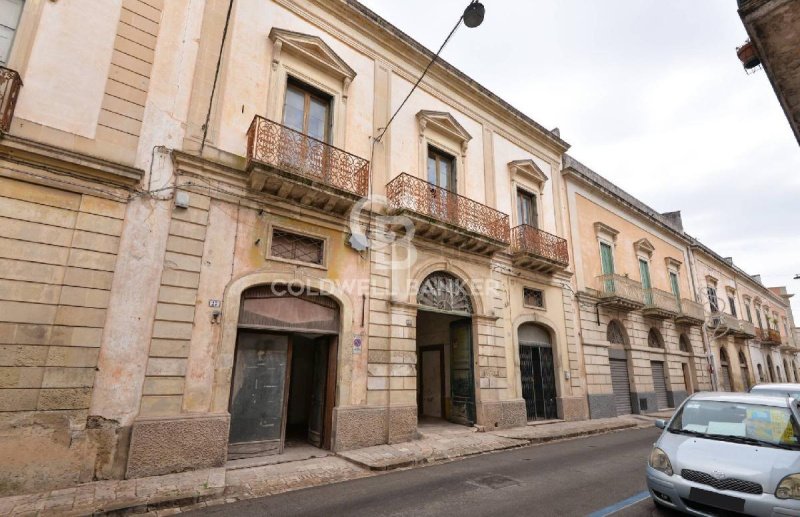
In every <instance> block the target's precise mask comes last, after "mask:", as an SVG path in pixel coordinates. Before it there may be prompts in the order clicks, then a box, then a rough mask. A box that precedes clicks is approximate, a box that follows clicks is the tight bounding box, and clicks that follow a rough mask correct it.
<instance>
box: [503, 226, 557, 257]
mask: <svg viewBox="0 0 800 517" xmlns="http://www.w3.org/2000/svg"><path fill="white" fill-rule="evenodd" d="M511 248H512V251H513V252H514V253H528V254H532V255H536V256H537V257H541V258H543V259H545V260H547V261H550V262H554V263H556V264H559V265H561V266H562V267H567V266H569V250H568V249H567V241H566V239H562V238H561V237H558V236H556V235H553V234H552V233H547V232H545V231H542V230H540V229H538V228H534V227H533V226H530V225H527V224H521V225H519V226H516V227H514V228H513V229H512V230H511Z"/></svg>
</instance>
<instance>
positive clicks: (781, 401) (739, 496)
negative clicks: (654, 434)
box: [647, 393, 800, 516]
mask: <svg viewBox="0 0 800 517" xmlns="http://www.w3.org/2000/svg"><path fill="white" fill-rule="evenodd" d="M799 403H800V401H798V400H796V399H791V398H787V397H777V396H761V395H756V394H749V393H738V394H737V393H698V394H695V395H692V396H691V397H689V398H688V399H687V400H686V401H684V403H683V404H682V405H681V407H680V409H678V411H676V412H675V415H673V417H672V419H671V420H670V421H669V424H666V423H665V422H664V421H663V420H660V421H658V422H656V426H657V427H659V428H661V429H664V432H663V433H662V434H661V436H660V437H659V439H658V441H657V442H656V443H655V445H654V447H653V450H652V451H651V453H650V459H649V461H648V464H647V487H648V489H649V490H650V495H651V496H652V498H653V501H654V502H655V503H656V504H657V505H659V506H664V507H668V508H672V509H676V510H680V511H682V512H685V513H688V514H691V515H703V516H709V515H720V514H724V515H728V514H731V513H733V514H745V515H755V516H761V515H763V516H777V515H797V516H800V427H798V422H800V415H799V414H798V407H797V405H798V404H799Z"/></svg>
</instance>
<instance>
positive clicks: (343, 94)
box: [267, 27, 356, 148]
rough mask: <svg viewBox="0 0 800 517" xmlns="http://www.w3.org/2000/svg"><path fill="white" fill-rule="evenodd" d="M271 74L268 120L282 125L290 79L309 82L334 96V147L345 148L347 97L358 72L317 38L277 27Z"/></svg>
mask: <svg viewBox="0 0 800 517" xmlns="http://www.w3.org/2000/svg"><path fill="white" fill-rule="evenodd" d="M269 39H270V40H271V41H272V73H271V74H270V80H269V91H270V96H269V98H268V101H267V118H268V119H270V120H273V121H275V122H278V123H283V108H284V100H285V98H286V88H287V86H288V83H289V78H290V77H291V78H294V79H296V80H298V81H300V82H303V83H306V84H308V85H310V86H313V87H314V88H317V89H318V90H320V91H322V92H324V93H326V94H328V95H330V96H331V118H332V120H331V141H330V142H329V143H330V144H331V145H333V146H335V147H339V148H343V147H344V143H345V138H346V129H347V98H348V91H349V89H350V84H351V83H352V82H353V80H354V79H355V77H356V72H355V70H353V69H352V68H351V67H350V65H348V64H347V63H346V62H345V61H344V60H343V59H342V58H341V57H339V55H338V54H336V52H334V51H333V49H331V48H330V47H329V46H328V45H327V44H326V43H325V42H324V41H323V40H322V38H320V37H318V36H312V35H310V34H302V33H299V32H293V31H289V30H286V29H279V28H277V27H274V28H273V29H272V30H271V31H270V33H269Z"/></svg>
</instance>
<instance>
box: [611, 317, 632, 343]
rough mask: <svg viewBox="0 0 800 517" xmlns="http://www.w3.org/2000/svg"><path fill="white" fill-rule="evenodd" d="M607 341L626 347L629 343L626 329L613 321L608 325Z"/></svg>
mask: <svg viewBox="0 0 800 517" xmlns="http://www.w3.org/2000/svg"><path fill="white" fill-rule="evenodd" d="M606 339H607V340H608V342H609V343H611V344H612V345H622V346H625V345H626V344H627V342H628V338H627V333H626V332H625V327H623V326H622V323H620V322H619V321H617V320H611V321H610V322H609V323H608V329H607V330H606Z"/></svg>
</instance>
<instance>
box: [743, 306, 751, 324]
mask: <svg viewBox="0 0 800 517" xmlns="http://www.w3.org/2000/svg"><path fill="white" fill-rule="evenodd" d="M744 312H745V314H746V315H747V321H749V322H750V323H753V313H752V312H750V304H749V303H745V304H744Z"/></svg>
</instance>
